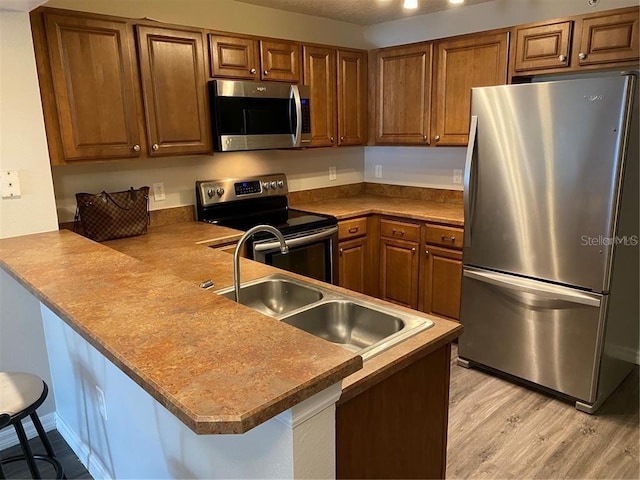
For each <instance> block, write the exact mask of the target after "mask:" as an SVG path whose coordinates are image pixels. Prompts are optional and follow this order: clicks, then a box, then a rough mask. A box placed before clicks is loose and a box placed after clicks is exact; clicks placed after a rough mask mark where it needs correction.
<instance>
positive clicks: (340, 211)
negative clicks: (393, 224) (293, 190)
mask: <svg viewBox="0 0 640 480" xmlns="http://www.w3.org/2000/svg"><path fill="white" fill-rule="evenodd" d="M291 207H293V208H298V209H300V210H307V211H309V212H316V213H325V214H328V215H333V216H335V217H336V218H337V219H338V220H345V219H348V218H353V217H360V216H363V215H370V214H380V215H390V216H397V217H405V218H411V219H414V220H420V221H425V222H435V223H442V224H447V225H456V226H463V225H464V212H463V206H462V205H461V204H457V203H444V202H433V201H427V200H414V199H409V198H397V197H387V196H382V195H371V194H359V195H353V196H349V197H343V198H335V199H330V200H320V201H316V202H304V203H295V204H292V205H291Z"/></svg>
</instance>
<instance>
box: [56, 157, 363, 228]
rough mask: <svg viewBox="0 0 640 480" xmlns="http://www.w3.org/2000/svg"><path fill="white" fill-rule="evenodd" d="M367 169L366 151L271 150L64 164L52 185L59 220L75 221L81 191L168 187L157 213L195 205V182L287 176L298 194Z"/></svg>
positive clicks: (352, 179) (355, 179)
mask: <svg viewBox="0 0 640 480" xmlns="http://www.w3.org/2000/svg"><path fill="white" fill-rule="evenodd" d="M363 164H364V148H363V147H344V148H318V149H311V148H310V149H306V150H269V151H264V152H233V153H216V154H215V155H214V156H213V157H211V156H209V157H193V158H164V159H163V158H158V159H153V160H144V161H134V162H116V163H113V164H109V163H101V164H88V165H68V166H67V165H65V166H60V167H54V168H53V181H54V184H55V190H56V202H57V204H58V216H59V217H60V221H61V222H70V221H72V220H73V215H74V211H75V205H76V200H75V196H74V195H75V193H76V192H101V191H102V190H107V191H118V190H126V189H128V188H129V187H131V186H134V187H140V186H142V185H149V186H151V185H152V184H153V183H156V182H163V183H164V187H165V192H166V200H164V201H161V202H155V201H154V200H153V195H151V200H150V208H151V210H157V209H162V208H169V207H176V206H180V205H193V204H194V203H195V196H194V195H195V194H194V192H195V181H196V180H214V179H219V178H228V177H231V178H234V177H242V176H246V175H257V174H263V173H280V172H284V173H286V174H287V179H288V181H289V190H291V191H296V190H306V189H311V188H319V187H324V186H335V185H344V184H349V183H359V182H362V181H363V175H362V171H363ZM329 166H336V168H337V175H336V180H335V181H329Z"/></svg>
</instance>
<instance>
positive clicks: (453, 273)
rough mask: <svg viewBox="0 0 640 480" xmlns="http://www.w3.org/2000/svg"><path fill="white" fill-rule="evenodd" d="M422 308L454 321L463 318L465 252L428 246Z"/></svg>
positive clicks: (423, 268) (423, 274)
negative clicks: (461, 299) (461, 300)
mask: <svg viewBox="0 0 640 480" xmlns="http://www.w3.org/2000/svg"><path fill="white" fill-rule="evenodd" d="M424 259H425V261H424V262H423V266H422V279H421V280H422V287H421V290H422V292H421V295H422V299H421V305H420V309H421V310H422V311H424V312H426V313H433V314H434V315H440V316H442V317H448V318H451V319H454V320H458V319H459V318H460V290H461V285H462V252H460V251H456V250H449V249H444V248H437V247H433V246H431V245H428V244H427V246H426V247H425V251H424Z"/></svg>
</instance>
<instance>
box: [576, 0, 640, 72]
mask: <svg viewBox="0 0 640 480" xmlns="http://www.w3.org/2000/svg"><path fill="white" fill-rule="evenodd" d="M638 21H639V18H638V10H637V9H636V10H634V11H631V12H626V13H620V14H616V15H598V16H589V17H587V18H584V19H583V20H582V22H581V35H580V44H579V48H576V50H577V60H576V64H577V65H580V66H584V65H598V64H606V63H617V62H634V61H635V62H637V61H638V57H639V56H640V55H639V54H640V51H639V49H640V42H639V41H638Z"/></svg>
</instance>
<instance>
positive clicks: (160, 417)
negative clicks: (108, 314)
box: [42, 305, 341, 479]
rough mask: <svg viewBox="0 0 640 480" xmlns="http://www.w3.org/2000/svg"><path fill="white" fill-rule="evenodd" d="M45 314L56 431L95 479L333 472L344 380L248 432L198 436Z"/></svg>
mask: <svg viewBox="0 0 640 480" xmlns="http://www.w3.org/2000/svg"><path fill="white" fill-rule="evenodd" d="M42 318H43V322H44V330H45V337H46V342H47V348H48V354H49V362H50V365H51V377H52V381H53V385H52V388H51V390H53V392H54V394H55V400H56V406H57V426H58V430H59V431H60V433H61V434H62V436H63V437H64V438H65V440H66V441H67V443H69V445H70V446H71V448H72V449H73V450H74V451H75V452H76V454H77V455H78V457H79V458H80V461H81V462H82V463H83V464H84V465H85V466H86V467H87V469H88V470H89V472H90V473H91V474H92V475H93V476H94V477H95V478H211V479H213V478H298V477H301V476H304V477H305V478H334V477H335V401H336V400H337V399H338V398H339V396H340V385H341V384H340V383H338V384H336V385H334V386H332V387H330V388H329V389H327V390H325V391H323V392H320V393H319V394H317V395H316V396H314V397H312V398H310V399H308V400H306V401H304V402H302V403H301V404H299V405H296V406H295V407H294V408H292V409H290V410H287V411H285V412H283V413H282V414H280V415H278V416H277V417H275V418H272V419H270V420H268V421H266V422H265V423H263V424H261V425H259V426H257V427H255V428H253V429H252V430H250V431H249V432H247V433H245V434H242V435H197V434H195V433H194V432H193V431H192V430H190V429H189V428H188V427H186V426H185V425H184V424H183V423H182V422H181V421H180V420H178V419H177V418H176V417H175V416H174V415H173V414H171V413H170V412H169V411H168V410H167V409H165V408H164V407H163V406H162V405H161V404H160V403H158V402H157V401H156V400H155V399H154V398H152V397H151V396H150V395H149V394H148V393H147V392H145V391H144V390H143V389H142V388H141V387H140V386H139V385H137V384H136V383H135V382H134V381H133V380H131V379H130V378H129V377H127V376H126V375H125V374H124V373H123V372H122V371H121V370H120V369H119V368H118V367H116V366H115V365H114V364H113V363H111V362H110V361H109V360H107V359H106V358H105V357H104V356H103V355H102V354H101V353H99V352H98V351H97V350H96V349H95V348H94V347H93V346H91V345H90V344H89V343H88V342H87V341H86V340H84V339H83V338H82V337H81V336H80V335H78V334H77V333H76V332H75V331H74V330H73V329H71V327H69V326H68V325H67V324H66V323H65V322H64V321H63V320H61V319H60V318H59V317H58V316H57V315H56V314H55V313H53V312H52V311H51V310H49V309H48V308H47V307H46V306H45V305H42ZM100 391H101V392H104V404H103V403H102V400H101V394H100Z"/></svg>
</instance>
